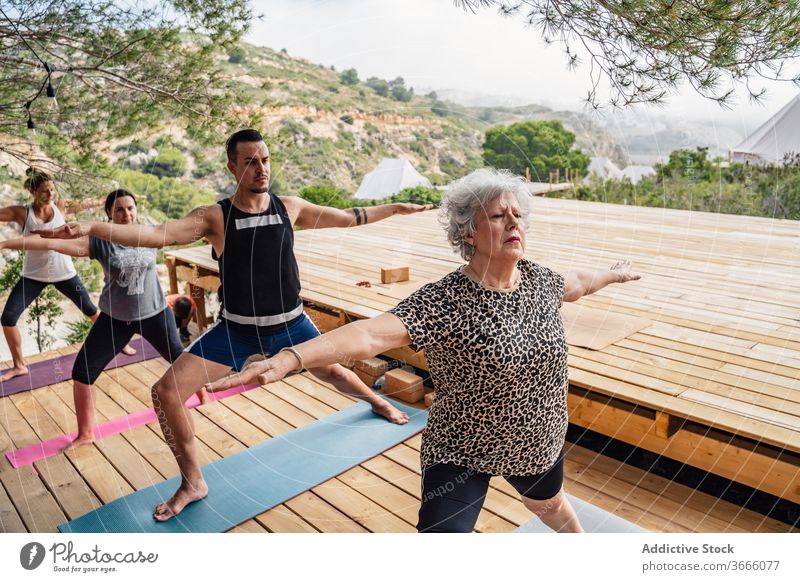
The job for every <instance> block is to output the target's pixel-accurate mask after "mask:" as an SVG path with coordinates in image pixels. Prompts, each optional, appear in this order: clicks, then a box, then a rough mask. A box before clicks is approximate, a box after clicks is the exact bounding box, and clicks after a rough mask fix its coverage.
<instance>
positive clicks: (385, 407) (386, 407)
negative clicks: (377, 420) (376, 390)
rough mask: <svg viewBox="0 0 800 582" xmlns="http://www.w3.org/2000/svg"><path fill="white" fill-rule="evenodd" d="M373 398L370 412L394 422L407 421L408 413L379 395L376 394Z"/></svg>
mask: <svg viewBox="0 0 800 582" xmlns="http://www.w3.org/2000/svg"><path fill="white" fill-rule="evenodd" d="M375 398H376V400H375V401H373V402H372V412H374V413H375V414H377V415H379V416H382V417H384V418H385V419H386V420H388V421H389V422H393V423H395V424H405V423H407V422H408V414H406V413H405V412H402V411H400V410H398V409H397V408H395V407H394V406H392V405H391V404H390V403H389V402H387V401H386V400H384V399H383V398H381V397H380V396H376V397H375Z"/></svg>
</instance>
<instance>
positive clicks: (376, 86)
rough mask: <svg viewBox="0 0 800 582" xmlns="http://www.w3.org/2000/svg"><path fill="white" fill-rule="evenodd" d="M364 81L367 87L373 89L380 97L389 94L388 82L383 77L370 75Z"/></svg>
mask: <svg viewBox="0 0 800 582" xmlns="http://www.w3.org/2000/svg"><path fill="white" fill-rule="evenodd" d="M366 83H367V87H369V88H370V89H372V90H373V91H375V93H376V94H377V95H380V96H381V97H388V96H389V83H387V82H386V81H384V80H383V79H379V78H378V77H370V78H369V79H367V81H366Z"/></svg>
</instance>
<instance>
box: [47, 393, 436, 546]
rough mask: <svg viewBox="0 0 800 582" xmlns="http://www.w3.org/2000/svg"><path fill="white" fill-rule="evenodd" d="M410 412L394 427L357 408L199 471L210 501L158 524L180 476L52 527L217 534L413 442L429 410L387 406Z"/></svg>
mask: <svg viewBox="0 0 800 582" xmlns="http://www.w3.org/2000/svg"><path fill="white" fill-rule="evenodd" d="M393 404H394V405H395V406H397V407H398V408H399V409H400V410H403V411H405V412H407V413H408V416H409V418H410V420H409V422H408V424H405V425H402V426H401V425H396V424H392V423H390V422H387V421H386V420H384V419H383V418H381V417H378V416H376V415H375V414H373V412H372V410H371V408H370V406H369V405H368V404H366V403H364V402H359V403H357V404H354V405H353V406H349V407H348V408H345V409H344V410H342V411H340V412H336V413H334V414H331V415H330V416H326V417H325V418H322V419H320V420H316V421H314V422H312V423H310V424H307V425H305V426H302V427H300V428H298V429H295V430H292V431H290V432H288V433H284V434H282V435H279V436H277V437H275V438H271V439H269V440H267V441H264V442H263V443H261V444H259V445H256V446H254V447H251V448H249V449H247V450H246V451H242V452H239V453H236V454H234V455H231V456H229V457H225V458H224V459H220V460H219V461H215V462H213V463H210V464H209V465H206V466H205V467H203V476H204V477H205V479H206V482H207V483H208V488H209V493H208V497H206V498H205V499H203V500H201V501H198V502H196V503H192V504H190V505H189V506H187V507H186V508H185V509H184V510H183V511H182V512H181V513H180V515H178V516H177V517H173V518H172V519H170V520H169V521H166V522H163V523H159V522H157V521H155V520H154V519H153V517H152V515H153V509H154V508H155V506H156V505H158V504H159V503H161V502H162V501H166V500H167V499H169V498H170V496H172V494H173V493H174V492H175V490H176V489H177V487H178V485H179V483H180V481H179V478H177V477H176V478H174V479H170V480H168V481H163V482H161V483H158V484H157V485H154V486H152V487H148V488H147V489H142V490H140V491H137V492H135V493H131V494H130V495H126V496H125V497H122V498H120V499H117V500H115V501H112V502H111V503H109V504H107V505H104V506H102V507H99V508H98V509H96V510H94V511H92V512H89V513H87V514H86V515H83V516H81V517H79V518H77V519H74V520H72V521H70V522H67V523H63V524H61V525H59V526H58V529H59V531H61V532H63V533H91V532H118V533H137V532H141V533H146V532H147V533H149V532H152V533H183V532H191V533H218V532H223V531H226V530H229V529H231V528H232V527H234V526H236V525H238V524H240V523H242V522H244V521H247V520H248V519H251V518H253V517H255V516H256V515H258V514H259V513H262V512H264V511H266V510H267V509H269V508H271V507H275V506H276V505H279V504H280V503H283V502H284V501H287V500H289V499H291V498H292V497H295V496H296V495H299V494H300V493H303V492H304V491H308V490H309V489H311V488H312V487H315V486H317V485H319V484H320V483H324V482H325V481H328V480H329V479H331V478H333V477H335V476H336V475H339V474H341V473H343V472H345V471H347V470H348V469H351V468H352V467H355V466H356V465H358V464H360V463H362V462H364V461H366V460H367V459H370V458H372V457H374V456H376V455H379V454H380V453H382V452H383V451H385V450H386V449H389V448H391V447H393V446H394V445H397V444H399V443H401V442H403V441H404V440H406V439H408V438H411V437H412V436H414V435H415V434H417V433H418V432H420V431H421V430H422V429H423V428H424V427H425V423H426V422H427V421H428V412H427V411H425V410H418V409H416V408H412V407H410V406H405V405H403V404H401V403H398V402H393Z"/></svg>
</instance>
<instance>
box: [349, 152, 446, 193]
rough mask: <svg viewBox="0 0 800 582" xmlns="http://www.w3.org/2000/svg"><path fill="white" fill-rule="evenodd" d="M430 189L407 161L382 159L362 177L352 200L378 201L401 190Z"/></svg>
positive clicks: (426, 181)
mask: <svg viewBox="0 0 800 582" xmlns="http://www.w3.org/2000/svg"><path fill="white" fill-rule="evenodd" d="M414 186H425V187H426V188H430V187H431V183H430V181H429V180H428V179H427V178H426V177H425V176H423V175H422V174H420V173H419V172H417V171H416V170H415V169H414V166H412V165H411V164H410V163H409V161H408V160H402V159H399V158H383V159H382V160H381V163H380V164H378V167H377V168H375V169H374V170H372V171H371V172H370V173H368V174H367V175H366V176H364V179H363V180H361V185H360V186H359V187H358V191H357V192H356V195H355V196H354V198H356V199H358V200H378V199H381V198H386V197H388V196H391V195H393V194H397V193H398V192H399V191H400V190H402V189H403V188H412V187H414Z"/></svg>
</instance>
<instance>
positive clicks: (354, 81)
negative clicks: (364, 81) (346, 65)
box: [339, 69, 358, 85]
mask: <svg viewBox="0 0 800 582" xmlns="http://www.w3.org/2000/svg"><path fill="white" fill-rule="evenodd" d="M339 80H340V81H341V82H342V84H343V85H358V71H356V70H355V69H346V70H344V71H342V72H341V74H340V75H339Z"/></svg>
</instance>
